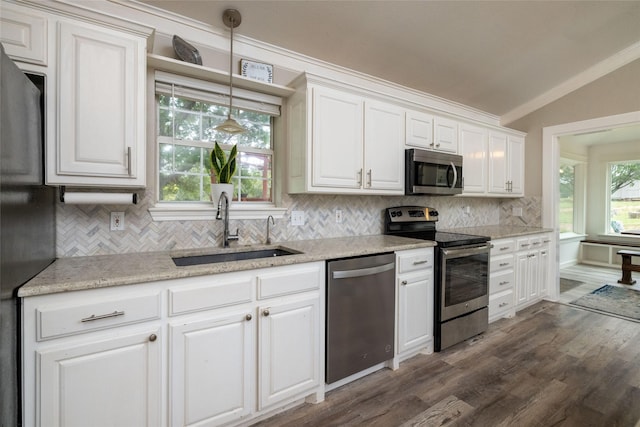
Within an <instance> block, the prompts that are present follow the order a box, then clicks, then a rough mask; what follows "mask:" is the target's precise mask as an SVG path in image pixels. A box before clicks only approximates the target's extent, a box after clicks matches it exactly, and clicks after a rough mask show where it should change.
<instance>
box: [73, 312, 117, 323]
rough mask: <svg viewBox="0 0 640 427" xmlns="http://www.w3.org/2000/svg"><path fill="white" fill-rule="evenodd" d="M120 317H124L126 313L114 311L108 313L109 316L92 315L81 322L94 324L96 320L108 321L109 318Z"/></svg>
mask: <svg viewBox="0 0 640 427" xmlns="http://www.w3.org/2000/svg"><path fill="white" fill-rule="evenodd" d="M118 316H124V311H118V310H116V311H114V312H113V313H107V314H99V315H97V316H96V315H95V314H92V315H91V316H89V317H85V318H84V319H82V320H81V322H93V321H94V320H100V319H108V318H109V317H118Z"/></svg>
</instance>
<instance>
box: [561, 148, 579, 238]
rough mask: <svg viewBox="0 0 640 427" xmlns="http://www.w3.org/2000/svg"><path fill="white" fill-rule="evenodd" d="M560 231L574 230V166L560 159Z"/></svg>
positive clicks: (569, 231)
mask: <svg viewBox="0 0 640 427" xmlns="http://www.w3.org/2000/svg"><path fill="white" fill-rule="evenodd" d="M559 183H560V204H559V206H560V213H559V215H558V218H559V223H560V233H571V232H573V231H574V227H573V222H574V221H573V217H574V199H575V194H574V193H575V166H574V165H573V164H570V163H567V162H566V161H563V160H562V159H561V160H560V179H559Z"/></svg>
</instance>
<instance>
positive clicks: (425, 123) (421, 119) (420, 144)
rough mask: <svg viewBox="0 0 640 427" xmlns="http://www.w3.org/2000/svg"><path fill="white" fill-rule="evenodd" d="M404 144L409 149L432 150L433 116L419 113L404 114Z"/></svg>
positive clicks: (408, 112)
mask: <svg viewBox="0 0 640 427" xmlns="http://www.w3.org/2000/svg"><path fill="white" fill-rule="evenodd" d="M405 126H406V135H405V144H406V145H407V146H409V147H415V148H422V149H425V150H429V149H433V146H434V144H433V116H432V115H431V114H427V113H422V112H419V111H412V110H409V111H407V113H406V124H405Z"/></svg>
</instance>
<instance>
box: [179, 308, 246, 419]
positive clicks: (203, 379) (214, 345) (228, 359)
mask: <svg viewBox="0 0 640 427" xmlns="http://www.w3.org/2000/svg"><path fill="white" fill-rule="evenodd" d="M254 324H255V321H254V320H252V315H251V313H250V311H249V310H247V311H246V312H235V313H227V314H225V315H221V316H217V317H212V318H207V319H206V320H201V321H189V322H185V323H181V324H172V325H171V326H170V332H171V344H170V352H171V354H170V361H171V366H170V372H169V390H170V393H169V394H170V399H169V405H170V408H171V425H172V426H176V427H177V426H190V425H220V424H224V423H228V422H230V421H233V420H238V419H240V418H242V417H243V416H246V415H248V414H250V413H251V410H252V404H251V403H252V401H253V400H252V384H253V382H254V381H255V370H254V368H253V366H254V364H255V362H254V360H255V356H254V351H255V350H254V348H255V347H254V344H253V343H254V342H255V338H254V332H253V328H254V326H253V325H254Z"/></svg>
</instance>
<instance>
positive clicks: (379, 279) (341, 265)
mask: <svg viewBox="0 0 640 427" xmlns="http://www.w3.org/2000/svg"><path fill="white" fill-rule="evenodd" d="M327 277H328V281H327V341H326V343H327V350H326V351H327V354H326V356H327V357H326V382H327V383H328V384H330V383H333V382H336V381H338V380H340V379H343V378H346V377H348V376H349V375H353V374H355V373H357V372H360V371H362V370H364V369H367V368H370V367H372V366H374V365H377V364H378V363H381V362H384V361H385V360H389V359H391V358H393V353H394V345H393V343H394V323H395V322H394V317H395V254H393V253H390V254H382V255H373V256H366V257H358V258H349V259H342V260H336V261H328V262H327Z"/></svg>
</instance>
